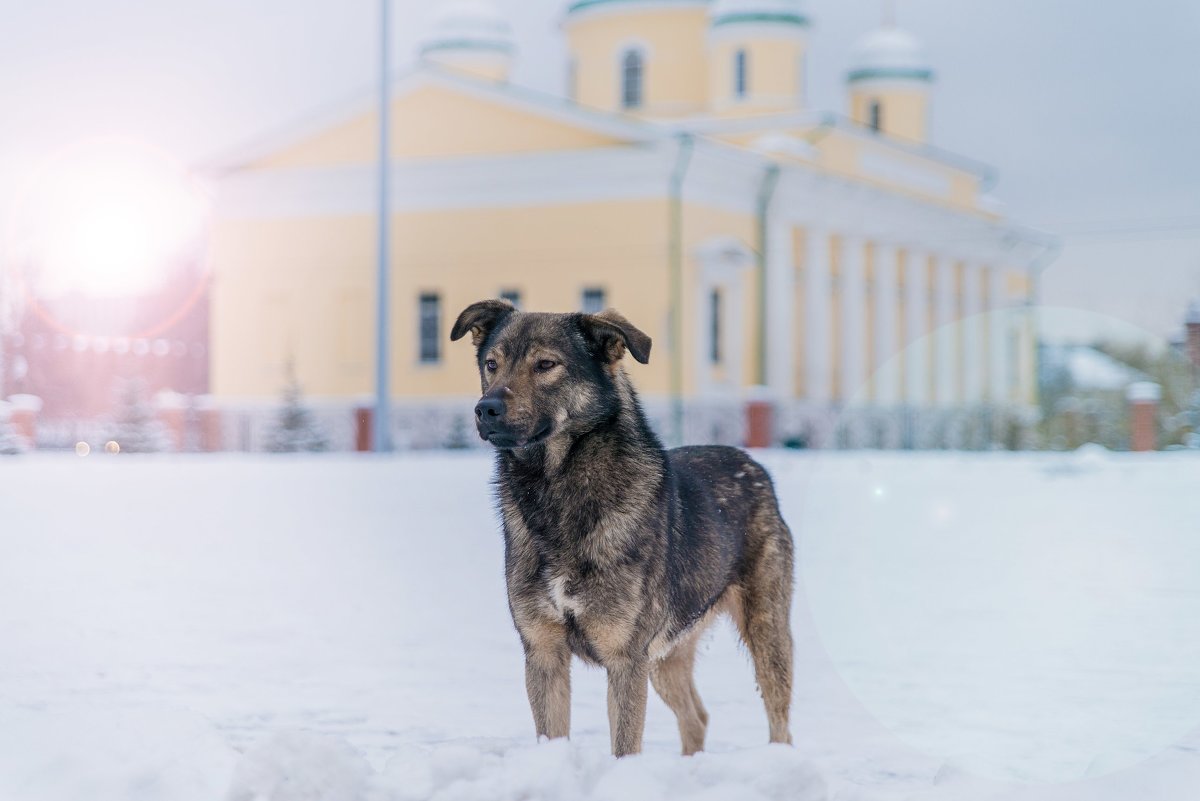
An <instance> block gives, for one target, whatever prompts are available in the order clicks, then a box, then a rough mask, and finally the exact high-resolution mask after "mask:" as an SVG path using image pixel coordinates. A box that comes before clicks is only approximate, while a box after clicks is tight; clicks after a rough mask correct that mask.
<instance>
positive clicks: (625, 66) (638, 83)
mask: <svg viewBox="0 0 1200 801" xmlns="http://www.w3.org/2000/svg"><path fill="white" fill-rule="evenodd" d="M644 70H645V62H644V60H643V58H642V54H641V53H639V52H638V51H636V50H629V51H627V52H626V53H625V57H624V58H623V59H622V62H621V105H622V106H623V107H624V108H640V107H641V105H642V80H643V72H644Z"/></svg>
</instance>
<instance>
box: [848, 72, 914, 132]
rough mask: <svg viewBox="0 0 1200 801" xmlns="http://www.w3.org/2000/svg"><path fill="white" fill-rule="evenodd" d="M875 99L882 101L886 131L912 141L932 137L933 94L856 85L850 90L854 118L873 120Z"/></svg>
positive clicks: (860, 122)
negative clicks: (871, 110) (930, 99)
mask: <svg viewBox="0 0 1200 801" xmlns="http://www.w3.org/2000/svg"><path fill="white" fill-rule="evenodd" d="M872 101H879V103H880V109H881V112H882V113H881V115H880V116H881V122H882V125H881V128H880V130H882V131H883V132H884V133H885V134H888V135H889V136H895V137H897V138H900V139H907V140H909V141H911V142H926V141H928V140H929V95H928V93H927V92H924V91H921V90H919V89H898V88H893V87H888V88H886V89H872V88H869V87H861V86H855V87H854V88H852V89H851V91H850V118H851V119H852V120H854V121H855V122H857V123H858V124H860V125H868V124H869V122H870V117H871V113H870V106H871V102H872Z"/></svg>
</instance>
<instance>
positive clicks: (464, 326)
mask: <svg viewBox="0 0 1200 801" xmlns="http://www.w3.org/2000/svg"><path fill="white" fill-rule="evenodd" d="M516 310H517V307H516V306H514V305H512V304H511V303H509V302H508V301H507V300H481V301H479V302H478V303H472V304H471V305H470V306H468V307H467V308H465V309H463V312H462V314H460V315H458V320H456V321H455V323H454V328H452V329H450V341H451V342H457V341H458V340H460V339H462V338H463V337H464V336H466V335H467V332H468V331H470V332H471V342H472V343H473V344H474V345H475V347H479V344H480V343H481V342H483V341H484V340H485V339H487V337H488V334H490V333H492V330H493V329H495V327H496V326H497V325H499V324H500V321H501V320H503V319H504V318H505V317H507V316H508V315H510V314H512V313H513V312H515V311H516Z"/></svg>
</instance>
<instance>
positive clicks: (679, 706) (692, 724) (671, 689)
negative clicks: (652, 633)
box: [650, 634, 708, 756]
mask: <svg viewBox="0 0 1200 801" xmlns="http://www.w3.org/2000/svg"><path fill="white" fill-rule="evenodd" d="M699 640H700V638H699V636H698V635H697V634H692V635H690V636H689V637H687V639H685V640H684V641H683V642H680V643H679V644H677V645H676V646H675V647H674V648H673V649H672V650H671V652H670V653H669V654H667V655H666V656H665V657H664V658H663V659H661V660H659V661H658V662H655V663H653V664H652V665H651V666H650V683H651V684H653V685H654V691H655V692H657V693H658V695H659V697H660V698H662V699H663V701H664V702H665V703H666V705H667V706H668V707H670V708H671V711H672V712H674V713H675V718H676V720H677V721H678V722H679V739H680V740H682V742H683V755H684V756H690V755H692V754H694V753H696V752H697V751H703V750H704V734H705V732H706V731H707V729H708V712H707V711H706V710H705V709H704V704H703V703H701V702H700V694H699V693H698V692H696V683H695V681H694V679H693V669H694V667H695V664H696V645H697V643H698V642H699Z"/></svg>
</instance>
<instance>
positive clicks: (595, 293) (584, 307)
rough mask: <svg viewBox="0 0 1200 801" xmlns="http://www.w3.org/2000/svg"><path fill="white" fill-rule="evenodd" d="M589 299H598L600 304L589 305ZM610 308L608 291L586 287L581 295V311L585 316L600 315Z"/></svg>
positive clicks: (598, 287) (597, 287)
mask: <svg viewBox="0 0 1200 801" xmlns="http://www.w3.org/2000/svg"><path fill="white" fill-rule="evenodd" d="M589 297H591V298H592V299H595V298H598V299H599V304H598V305H596V304H589V303H588V300H589ZM591 306H595V308H589V307H591ZM607 307H608V290H606V289H605V288H604V287H602V286H585V287H584V288H583V289H582V290H581V291H580V293H579V310H580V311H582V312H583V313H584V314H599V313H600V312H602V311H604V310H605V309H606V308H607Z"/></svg>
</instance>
